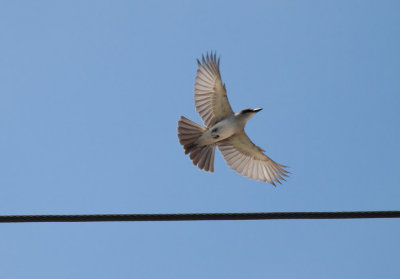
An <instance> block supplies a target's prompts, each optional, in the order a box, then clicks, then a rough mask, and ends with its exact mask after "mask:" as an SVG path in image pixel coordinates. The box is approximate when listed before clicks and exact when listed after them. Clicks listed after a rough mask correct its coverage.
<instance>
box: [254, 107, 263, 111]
mask: <svg viewBox="0 0 400 279" xmlns="http://www.w3.org/2000/svg"><path fill="white" fill-rule="evenodd" d="M260 110H262V108H256V109H253V111H254V112H259V111H260Z"/></svg>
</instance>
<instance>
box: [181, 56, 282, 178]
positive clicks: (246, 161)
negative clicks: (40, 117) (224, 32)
mask: <svg viewBox="0 0 400 279" xmlns="http://www.w3.org/2000/svg"><path fill="white" fill-rule="evenodd" d="M197 65H198V68H197V75H196V77H195V83H194V104H195V107H196V111H197V112H198V114H199V115H200V117H201V118H202V120H203V122H204V125H205V126H202V125H199V124H197V123H196V122H194V121H192V120H190V119H188V118H186V117H184V116H180V119H179V120H178V128H177V130H178V139H179V143H180V144H181V145H182V146H183V148H184V150H185V154H189V157H190V159H191V160H192V162H193V164H194V165H195V166H198V167H199V168H200V169H201V170H205V171H209V172H214V157H215V148H216V147H218V149H219V151H220V152H221V154H222V156H223V157H224V159H225V162H226V163H227V165H229V166H230V167H231V168H232V169H233V170H235V171H236V172H238V173H240V174H241V175H243V176H245V177H248V178H250V179H254V180H261V181H264V182H269V183H271V184H272V185H274V186H276V184H275V182H277V183H281V180H285V177H287V176H288V174H289V172H288V171H287V170H286V168H287V166H285V165H281V164H278V163H276V162H275V161H273V160H272V159H271V158H269V157H268V156H267V155H265V153H264V152H265V150H263V149H262V148H261V147H258V146H257V145H255V144H254V143H253V142H252V141H251V140H250V138H249V137H248V136H247V134H246V133H245V131H244V127H245V125H246V123H247V121H248V120H249V119H250V118H252V117H253V116H254V115H255V114H256V113H258V112H259V111H261V110H262V109H261V108H255V109H251V108H247V109H243V110H241V111H239V112H237V113H235V112H234V111H233V110H232V107H231V105H230V104H229V100H228V97H227V93H226V87H225V84H224V83H223V82H222V79H221V74H220V67H219V65H220V57H218V59H217V56H216V53H215V52H214V53H213V52H211V53H210V54H208V53H206V55H205V56H204V55H203V56H202V59H201V61H200V60H199V59H197Z"/></svg>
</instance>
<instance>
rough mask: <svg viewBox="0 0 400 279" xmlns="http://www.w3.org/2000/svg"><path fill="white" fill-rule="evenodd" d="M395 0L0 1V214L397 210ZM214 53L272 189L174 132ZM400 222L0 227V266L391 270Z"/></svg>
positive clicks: (204, 274)
mask: <svg viewBox="0 0 400 279" xmlns="http://www.w3.org/2000/svg"><path fill="white" fill-rule="evenodd" d="M399 14H400V2H399V1H140V2H139V1H2V2H1V4H0V214H1V215H9V214H101V213H186V212H255V211H261V212H274V211H342V210H399V209H400V183H399V181H400V171H399V167H400V163H399V157H400V131H399V130H400V129H399V128H400V125H399V122H400V111H399V108H400V78H399V77H400V51H399V50H400V16H399ZM210 50H215V51H217V53H218V54H219V55H221V73H222V78H223V81H224V82H225V83H226V86H227V90H228V97H229V100H230V102H231V105H232V107H233V109H234V110H236V111H237V110H241V109H243V108H247V107H251V108H256V107H262V108H264V110H263V111H261V112H260V113H258V114H257V115H256V116H255V117H253V118H252V119H251V120H250V121H249V123H248V125H247V127H246V131H247V133H248V134H249V136H250V137H251V139H252V140H253V141H254V142H255V143H256V144H257V145H259V146H261V147H262V148H264V149H265V150H267V154H268V155H269V156H270V157H272V158H273V159H274V160H276V161H277V162H279V163H281V164H285V165H288V166H290V171H291V172H292V174H291V176H290V178H289V179H288V180H287V182H285V183H283V184H282V185H278V186H277V187H276V188H275V187H273V186H271V185H270V184H266V183H263V182H255V181H252V180H248V179H247V178H245V177H242V176H241V175H239V174H237V173H235V172H234V171H232V170H231V169H230V168H229V167H228V166H226V164H225V162H224V160H223V159H222V157H221V155H220V153H219V152H217V153H216V165H215V169H216V171H215V173H213V174H210V173H205V172H203V171H200V170H198V169H197V168H196V167H194V166H193V165H192V163H191V161H190V160H189V158H188V157H187V156H185V155H184V152H183V149H182V147H181V146H180V145H179V143H178V140H177V136H176V133H177V132H176V126H177V123H176V122H177V120H178V118H179V116H180V115H185V116H186V117H188V118H190V119H192V120H195V121H197V122H199V123H201V119H200V117H199V116H198V115H197V113H196V112H195V109H194V104H193V83H194V77H195V73H196V67H197V64H196V58H199V57H201V55H202V54H203V53H205V52H206V51H210ZM399 235H400V221H399V220H398V219H392V220H388V219H379V220H330V221H329V220H328V221H327V220H319V221H310V220H303V221H293V220H292V221H290V220H286V221H221V222H218V221H212V222H207V221H205V222H166V223H43V224H2V225H0V277H1V278H7V279H13V278H42V279H43V278H45V279H47V278H98V279H102V278H307V279H309V278H400V277H399V276H400V267H399V255H400V254H399V251H400V241H399Z"/></svg>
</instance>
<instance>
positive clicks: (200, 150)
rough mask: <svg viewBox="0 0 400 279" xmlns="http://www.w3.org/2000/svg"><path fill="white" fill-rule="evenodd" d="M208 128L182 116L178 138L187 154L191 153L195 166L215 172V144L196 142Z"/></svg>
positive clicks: (179, 122)
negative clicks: (198, 143) (199, 143)
mask: <svg viewBox="0 0 400 279" xmlns="http://www.w3.org/2000/svg"><path fill="white" fill-rule="evenodd" d="M206 130H207V129H206V128H204V127H203V126H201V125H199V124H197V123H196V122H193V121H192V120H190V119H187V118H186V117H184V116H181V118H180V119H179V121H178V138H179V142H180V144H182V145H183V148H184V149H185V154H190V159H191V160H192V161H193V164H194V165H195V166H198V167H199V168H200V169H204V170H205V171H210V172H213V171H214V154H215V145H203V146H199V145H197V144H196V143H195V142H196V140H197V139H198V138H199V137H200V136H201V135H202V134H203V133H204V132H205V131H206Z"/></svg>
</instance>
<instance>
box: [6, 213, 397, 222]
mask: <svg viewBox="0 0 400 279" xmlns="http://www.w3.org/2000/svg"><path fill="white" fill-rule="evenodd" d="M360 218H363V219H364V218H400V211H341V212H254V213H181V214H93V215H5V216H0V223H37V222H39V223H45V222H116V221H118V222H127V221H211V220H219V221H222V220H278V219H280V220H282V219H360Z"/></svg>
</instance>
